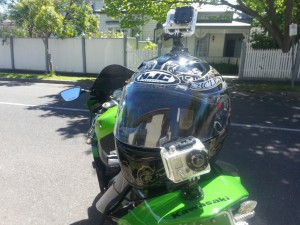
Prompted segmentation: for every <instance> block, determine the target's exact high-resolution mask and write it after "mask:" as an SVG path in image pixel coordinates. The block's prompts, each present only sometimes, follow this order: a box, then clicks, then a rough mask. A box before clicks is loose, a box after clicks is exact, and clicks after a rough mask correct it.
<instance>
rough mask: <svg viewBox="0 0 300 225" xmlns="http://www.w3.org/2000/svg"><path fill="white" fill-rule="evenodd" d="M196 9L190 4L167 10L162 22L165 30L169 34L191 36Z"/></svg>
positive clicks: (195, 18) (193, 30)
mask: <svg viewBox="0 0 300 225" xmlns="http://www.w3.org/2000/svg"><path fill="white" fill-rule="evenodd" d="M196 22H197V10H196V9H195V8H194V7H192V6H183V7H177V8H176V9H171V10H169V12H168V14H167V21H166V23H165V24H164V27H165V32H166V33H167V34H170V35H178V34H182V35H183V36H191V35H192V34H194V33H195V27H196Z"/></svg>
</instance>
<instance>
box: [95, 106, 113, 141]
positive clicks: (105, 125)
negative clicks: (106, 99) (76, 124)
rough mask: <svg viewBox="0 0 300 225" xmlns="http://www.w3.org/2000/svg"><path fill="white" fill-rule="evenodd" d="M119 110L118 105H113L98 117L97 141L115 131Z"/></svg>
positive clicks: (96, 126) (96, 127)
mask: <svg viewBox="0 0 300 225" xmlns="http://www.w3.org/2000/svg"><path fill="white" fill-rule="evenodd" d="M117 110H118V107H117V106H114V107H111V108H110V109H108V110H107V111H106V112H104V113H103V114H101V115H100V116H99V117H98V118H97V119H96V124H95V131H96V137H97V141H100V139H101V138H103V137H105V136H107V135H109V134H111V133H112V132H113V130H114V126H115V122H116V115H117Z"/></svg>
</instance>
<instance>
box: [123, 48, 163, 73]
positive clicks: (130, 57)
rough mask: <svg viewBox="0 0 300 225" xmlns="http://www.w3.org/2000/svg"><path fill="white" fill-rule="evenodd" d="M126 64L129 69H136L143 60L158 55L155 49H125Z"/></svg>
mask: <svg viewBox="0 0 300 225" xmlns="http://www.w3.org/2000/svg"><path fill="white" fill-rule="evenodd" d="M126 52H127V66H128V68H129V69H132V70H136V69H137V68H138V67H139V65H141V63H142V62H143V61H144V60H148V59H152V58H155V57H157V56H158V54H157V50H127V51H126Z"/></svg>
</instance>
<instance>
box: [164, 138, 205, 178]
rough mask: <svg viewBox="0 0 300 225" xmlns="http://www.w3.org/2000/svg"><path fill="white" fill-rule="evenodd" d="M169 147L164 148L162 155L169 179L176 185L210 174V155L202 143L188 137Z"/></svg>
mask: <svg viewBox="0 0 300 225" xmlns="http://www.w3.org/2000/svg"><path fill="white" fill-rule="evenodd" d="M168 146H169V147H162V148H161V151H160V154H161V157H162V161H163V164H164V168H165V171H166V175H167V177H168V178H169V179H170V180H171V181H173V182H174V183H179V182H182V181H185V180H193V179H197V178H200V176H201V175H203V174H206V173H209V172H210V165H209V159H208V153H207V150H206V149H205V147H204V145H203V144H202V142H201V141H200V140H199V139H197V138H194V137H188V138H185V139H182V140H180V141H176V142H174V143H169V144H168Z"/></svg>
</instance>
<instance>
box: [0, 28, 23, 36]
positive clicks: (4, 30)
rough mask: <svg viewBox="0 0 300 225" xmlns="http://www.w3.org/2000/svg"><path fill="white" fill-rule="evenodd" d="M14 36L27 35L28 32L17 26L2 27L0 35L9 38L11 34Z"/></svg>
mask: <svg viewBox="0 0 300 225" xmlns="http://www.w3.org/2000/svg"><path fill="white" fill-rule="evenodd" d="M11 34H12V36H14V37H27V36H28V34H27V32H26V31H25V30H21V29H17V28H8V27H2V28H0V37H2V38H8V37H9V36H10V35H11Z"/></svg>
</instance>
